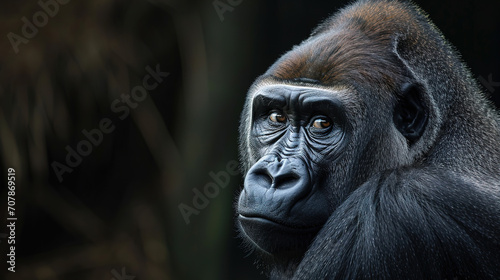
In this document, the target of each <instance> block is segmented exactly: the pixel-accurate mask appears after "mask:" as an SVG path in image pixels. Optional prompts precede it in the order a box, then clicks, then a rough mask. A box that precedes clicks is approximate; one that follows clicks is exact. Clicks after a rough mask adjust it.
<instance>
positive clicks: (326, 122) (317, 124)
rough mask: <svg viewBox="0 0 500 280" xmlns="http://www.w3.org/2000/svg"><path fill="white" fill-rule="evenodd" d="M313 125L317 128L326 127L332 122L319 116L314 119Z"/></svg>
mask: <svg viewBox="0 0 500 280" xmlns="http://www.w3.org/2000/svg"><path fill="white" fill-rule="evenodd" d="M312 126H313V127H314V128H317V129H325V128H329V127H330V126H332V123H331V122H330V121H329V120H327V119H322V118H318V119H315V120H314V121H313V123H312Z"/></svg>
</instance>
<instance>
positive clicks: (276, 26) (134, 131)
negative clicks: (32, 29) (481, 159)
mask: <svg viewBox="0 0 500 280" xmlns="http://www.w3.org/2000/svg"><path fill="white" fill-rule="evenodd" d="M346 2H347V1H338V2H335V3H332V1H317V3H316V4H315V5H313V4H312V3H311V2H310V1H284V0H280V1H273V2H268V1H267V2H266V1H263V0H261V1H243V2H242V4H240V5H239V6H237V7H234V9H233V10H232V11H230V12H225V13H224V20H223V21H221V18H220V17H219V15H218V14H217V12H216V11H215V9H214V6H213V1H209V0H207V1H182V0H154V1H153V0H151V1H148V0H101V1H97V0H89V1H77V0H73V1H69V2H68V3H67V4H64V5H62V4H61V5H59V10H58V11H57V13H56V14H55V15H54V16H53V17H49V18H48V22H47V24H46V25H44V26H43V27H40V28H38V31H37V32H36V34H35V35H34V36H33V37H32V38H29V40H28V42H27V43H21V44H19V46H18V48H19V52H18V53H16V52H15V51H14V48H13V47H12V45H11V43H10V42H9V39H8V37H7V34H9V33H10V32H13V33H16V34H18V35H22V26H23V21H22V20H21V18H23V17H26V18H27V19H28V20H30V21H32V20H33V15H35V13H37V12H38V11H40V10H41V7H40V6H39V5H38V4H37V2H36V1H29V2H28V1H17V2H5V3H2V4H0V19H1V24H0V34H2V35H3V36H4V37H2V38H3V39H2V40H0V156H1V157H0V158H1V163H0V165H1V170H2V171H1V176H0V177H1V178H5V174H6V170H7V168H8V167H13V168H15V169H16V186H17V188H16V216H17V218H18V221H17V223H16V234H17V235H16V260H17V263H16V273H6V271H7V269H6V268H7V265H6V263H5V262H4V261H3V262H2V265H0V269H1V271H0V275H4V277H1V278H2V279H7V280H17V279H47V280H49V279H50V280H52V279H72V280H77V279H105V280H109V279H112V278H113V277H114V274H113V271H114V270H115V271H117V272H118V274H121V272H122V269H123V268H125V271H126V273H127V275H133V276H136V279H148V280H149V279H151V280H160V279H259V278H260V279H263V278H264V277H263V275H261V274H260V273H259V271H258V269H256V267H255V266H254V265H253V259H254V256H253V255H250V256H247V255H246V254H247V253H248V252H246V251H245V250H244V249H243V248H241V246H240V245H239V244H240V241H239V240H238V238H237V233H236V231H235V226H234V219H233V215H234V214H233V205H232V204H233V201H234V197H235V194H236V193H237V191H238V189H239V186H240V185H241V176H231V177H230V183H229V185H228V186H227V187H226V188H223V189H222V188H221V189H220V193H219V195H217V196H216V197H214V198H212V199H210V202H209V205H208V206H207V207H206V208H205V209H203V210H201V211H200V213H199V214H198V215H192V216H190V223H189V224H186V223H185V221H184V219H183V217H182V215H181V214H180V212H179V209H178V206H179V204H180V203H184V204H186V205H190V206H193V204H192V200H193V197H194V195H195V194H194V193H193V188H194V189H197V190H200V191H203V187H204V186H205V185H206V184H208V183H210V182H214V179H213V178H212V177H211V176H210V175H209V174H210V172H215V173H217V172H220V171H225V170H226V169H227V164H228V163H229V162H231V161H233V160H237V128H238V121H239V114H240V110H241V108H242V104H243V100H244V97H245V92H246V90H247V88H248V87H249V86H250V84H251V83H252V81H253V79H255V78H256V77H257V76H258V75H259V74H261V73H262V72H264V71H265V69H266V67H268V66H269V65H270V64H271V63H272V62H273V61H274V60H275V59H276V58H278V56H279V55H280V54H282V53H284V52H285V51H286V50H288V49H289V48H290V47H291V46H292V45H293V44H297V43H299V42H300V41H301V40H303V39H304V38H306V37H307V36H308V34H309V32H310V30H311V29H312V28H313V27H314V26H315V25H316V24H317V23H318V22H319V21H320V20H321V19H323V18H325V17H326V16H328V15H329V14H330V13H331V12H332V11H334V10H335V9H336V8H338V7H340V6H342V5H343V4H345V3H346ZM427 2H428V3H431V2H430V1H427ZM443 3H444V4H443V5H447V4H446V3H452V2H450V1H448V2H447V1H444V2H443ZM471 3H472V2H471ZM422 5H424V4H422ZM432 5H437V4H432ZM452 5H453V7H456V8H454V9H458V11H455V13H458V14H460V11H462V10H460V9H467V11H476V12H477V13H474V12H472V13H469V14H468V15H467V16H468V17H466V18H461V20H462V21H461V22H463V25H464V26H469V25H470V24H469V23H471V22H472V23H478V24H479V23H484V22H486V23H487V24H486V25H481V26H480V27H481V31H480V32H481V34H483V35H484V36H482V37H480V36H478V37H477V38H476V37H474V36H475V35H474V33H473V31H470V30H469V31H470V32H471V33H470V34H469V33H467V34H463V33H462V34H460V30H462V29H461V27H460V26H457V25H456V24H455V25H450V26H447V25H446V24H447V22H448V23H449V22H450V19H447V18H446V16H447V14H448V13H452V14H453V11H452V12H450V10H447V11H446V14H444V15H443V16H442V17H441V16H440V15H439V14H433V11H431V10H429V9H430V8H432V9H435V10H436V11H441V10H443V6H431V4H427V7H426V6H423V8H424V9H427V11H428V12H429V13H430V14H431V15H433V16H432V17H431V18H433V19H434V20H435V19H438V20H435V21H436V23H437V25H438V26H439V27H441V28H442V29H443V31H444V33H445V36H447V37H448V38H449V39H450V41H452V42H454V43H455V44H456V45H457V48H458V49H459V50H460V51H461V52H462V54H463V55H464V59H465V60H466V61H467V62H469V63H471V67H472V69H473V72H474V73H476V75H482V76H484V77H485V78H487V76H488V75H489V74H490V73H492V75H493V79H494V80H500V69H499V68H498V65H500V58H499V55H498V54H495V52H494V50H498V47H499V45H500V43H499V42H500V39H499V38H500V36H499V32H500V28H499V25H498V23H497V22H496V21H494V20H493V21H492V20H491V18H490V17H487V16H485V15H484V14H480V13H479V12H478V11H477V9H476V10H474V9H473V8H471V7H470V6H467V5H465V6H460V5H455V4H450V7H451V6H452ZM457 6H460V7H457ZM428 8H429V9H428ZM482 9H483V10H481V11H490V15H491V13H492V12H491V11H495V9H493V8H492V7H491V6H484V7H483V8H482ZM304 11H307V13H306V14H304ZM496 11H498V9H496ZM467 20H469V21H467ZM438 21H442V22H438ZM454 23H455V22H454ZM460 24H462V23H460ZM464 28H465V27H464ZM467 28H468V27H467ZM467 36H469V37H467ZM488 36H489V37H488ZM450 37H451V38H450ZM454 38H464V39H463V40H464V41H454ZM474 38H476V40H475V39H474ZM467 39H470V40H469V41H467ZM456 40H458V39H456ZM460 40H462V39H460ZM457 42H458V43H457ZM470 42H475V43H474V44H470V45H469V44H468V43H470ZM478 45H480V47H478ZM466 46H469V48H468V49H467V48H466ZM477 50H479V51H477ZM485 56H487V57H485ZM156 65H159V68H160V69H161V71H164V72H168V73H169V76H168V77H166V78H165V79H164V81H163V82H161V83H160V84H159V86H158V87H156V88H155V89H154V90H150V91H149V93H148V97H147V98H146V99H145V100H144V101H141V102H138V105H137V108H133V109H130V115H128V116H127V117H125V118H123V119H121V118H120V116H121V113H116V112H115V111H113V109H112V104H113V102H114V101H115V100H121V95H122V94H130V92H131V90H132V88H134V87H135V86H137V85H141V84H142V81H143V78H144V77H145V76H146V75H147V74H148V72H147V71H146V67H147V66H150V67H151V68H153V69H155V68H156ZM498 92H500V88H497V92H494V93H490V94H491V96H492V99H493V100H495V101H498V100H499V99H498V96H499V95H498V94H497V93H498ZM105 118H109V119H110V120H111V121H112V123H113V125H114V126H115V130H114V131H113V132H111V133H107V134H106V133H105V134H103V140H102V142H101V143H100V144H99V145H97V146H94V147H93V149H92V152H91V153H90V154H89V155H88V156H84V157H82V162H81V163H80V164H78V165H77V166H76V167H74V168H72V169H73V170H72V172H71V173H64V174H63V181H62V182H60V181H59V180H58V178H57V176H56V173H55V172H54V170H53V167H52V166H51V164H52V163H53V162H55V161H57V162H59V163H62V164H66V157H67V154H68V151H67V147H68V146H69V147H71V148H72V149H77V148H76V147H77V146H78V144H79V143H80V142H81V141H82V140H86V139H87V138H86V136H85V135H84V134H83V133H82V131H83V130H84V129H85V130H86V131H90V130H92V129H96V128H99V123H100V122H101V120H103V119H105ZM2 182H6V180H3V181H2ZM1 189H2V192H1V193H0V201H6V192H5V191H4V190H5V189H4V188H3V187H2V188H1ZM4 206H5V207H4ZM0 207H1V208H0V209H2V210H0V220H2V221H5V218H6V215H7V213H6V212H5V210H6V209H5V208H6V204H4V203H0ZM2 232H3V231H2V230H0V233H2ZM0 241H1V243H0V253H1V255H0V259H1V260H4V257H5V254H6V252H7V244H6V242H5V241H4V240H0Z"/></svg>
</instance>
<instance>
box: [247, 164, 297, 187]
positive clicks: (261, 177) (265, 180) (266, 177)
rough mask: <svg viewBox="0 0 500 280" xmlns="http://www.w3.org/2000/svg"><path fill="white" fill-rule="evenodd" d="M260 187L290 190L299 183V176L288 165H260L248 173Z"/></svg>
mask: <svg viewBox="0 0 500 280" xmlns="http://www.w3.org/2000/svg"><path fill="white" fill-rule="evenodd" d="M249 175H251V176H252V177H253V180H255V182H256V183H258V184H259V185H260V186H263V187H266V188H275V189H286V188H291V187H293V186H294V185H295V184H297V183H299V181H300V177H301V176H300V174H297V172H296V171H294V170H293V168H292V166H291V164H290V163H284V162H271V163H267V164H265V163H264V164H262V165H261V166H259V167H257V168H255V170H253V172H252V171H250V174H249Z"/></svg>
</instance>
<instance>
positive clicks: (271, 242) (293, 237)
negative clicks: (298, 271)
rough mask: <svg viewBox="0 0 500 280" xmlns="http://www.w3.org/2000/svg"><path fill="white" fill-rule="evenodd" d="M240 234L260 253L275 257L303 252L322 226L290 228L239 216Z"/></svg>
mask: <svg viewBox="0 0 500 280" xmlns="http://www.w3.org/2000/svg"><path fill="white" fill-rule="evenodd" d="M238 224H239V227H240V229H241V232H242V233H243V234H244V235H245V236H246V237H247V239H249V240H250V241H251V242H252V243H253V244H254V245H255V246H256V247H257V248H259V249H260V250H261V251H263V252H265V253H268V254H271V255H275V254H277V253H290V252H294V251H295V252H297V251H300V252H302V251H305V249H306V248H307V246H309V244H310V243H311V241H312V239H313V238H314V236H315V235H316V234H317V233H318V231H319V230H320V229H321V228H322V226H323V225H314V226H290V225H284V224H282V223H277V222H275V221H272V220H269V219H267V218H265V217H262V216H244V215H242V214H239V216H238Z"/></svg>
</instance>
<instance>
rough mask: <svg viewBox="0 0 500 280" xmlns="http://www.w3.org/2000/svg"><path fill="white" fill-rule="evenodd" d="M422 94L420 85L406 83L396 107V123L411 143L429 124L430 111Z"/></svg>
mask: <svg viewBox="0 0 500 280" xmlns="http://www.w3.org/2000/svg"><path fill="white" fill-rule="evenodd" d="M420 96H421V89H420V87H419V86H418V85H416V84H409V83H408V84H404V85H403V87H402V89H401V95H400V99H399V100H398V103H397V104H396V107H395V108H394V124H395V126H396V128H397V129H398V130H399V132H401V134H402V135H403V136H404V137H405V138H406V139H407V140H408V143H409V144H410V145H412V144H413V143H415V142H416V141H417V140H418V139H419V138H420V136H422V134H423V133H424V131H425V126H426V125H427V119H428V112H427V109H426V107H425V106H424V104H423V102H422V100H421V97H420Z"/></svg>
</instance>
